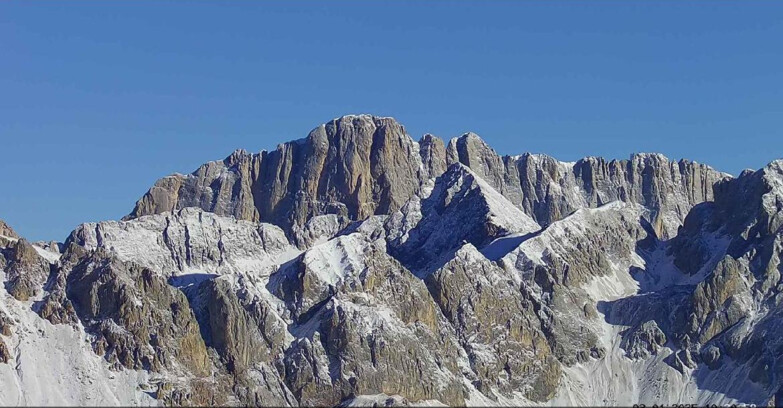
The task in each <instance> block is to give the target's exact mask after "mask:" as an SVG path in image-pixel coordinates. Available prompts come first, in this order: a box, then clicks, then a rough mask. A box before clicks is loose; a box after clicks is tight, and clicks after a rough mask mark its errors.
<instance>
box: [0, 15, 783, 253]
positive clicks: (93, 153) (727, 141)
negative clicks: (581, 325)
mask: <svg viewBox="0 0 783 408" xmlns="http://www.w3.org/2000/svg"><path fill="white" fill-rule="evenodd" d="M348 113H373V114H378V115H383V116H394V117H396V118H397V119H398V120H399V121H400V122H401V123H403V124H404V125H405V126H406V128H407V130H408V132H409V133H410V134H411V135H412V136H413V137H414V138H416V139H418V138H419V137H420V136H421V135H422V134H423V133H426V132H429V133H433V134H436V135H438V136H440V137H443V138H446V139H448V138H451V137H455V136H459V135H460V134H462V133H464V132H466V131H474V132H476V133H478V134H479V135H481V136H482V137H483V138H484V139H485V140H486V141H487V142H489V143H490V144H491V145H492V146H493V147H494V148H495V149H496V150H497V151H498V152H499V153H501V154H519V153H523V152H526V151H530V152H536V153H547V154H550V155H552V156H555V157H557V158H559V159H561V160H569V161H570V160H576V159H578V158H580V157H583V156H586V155H600V156H606V157H610V158H627V157H628V156H629V155H630V154H631V153H633V152H640V151H656V152H661V153H664V154H666V155H667V156H669V157H671V158H674V159H679V158H683V157H684V158H690V159H694V160H697V161H700V162H704V163H708V164H711V165H712V166H713V167H716V168H718V169H720V170H723V171H727V172H730V173H734V174H737V173H739V172H740V171H741V169H743V168H748V167H750V168H759V167H762V166H763V165H764V164H766V163H767V162H769V161H770V160H772V159H774V158H778V157H781V156H783V142H782V141H781V140H783V139H782V138H781V136H783V132H782V130H781V129H783V2H774V1H759V2H739V1H736V2H729V1H716V2H696V1H692V2H674V1H665V2H653V1H648V2H620V1H612V2H606V3H601V2H589V3H588V2H576V1H572V2H562V3H560V2H543V1H541V2H533V1H513V2H512V1H497V2H492V3H490V2H486V1H481V2H466V1H462V2H459V1H449V2H446V1H415V2H401V1H394V2H391V1H389V2H376V1H373V2H359V1H351V2H335V1H318V2H315V1H314V2H293V3H292V2H282V1H279V2H272V1H256V2H251V1H234V2H223V1H221V2H206V1H200V2H198V1H197V2H180V1H174V2H143V1H125V2H116V1H115V2H96V1H90V2H84V3H74V2H60V1H54V2H21V1H19V2H14V1H2V2H0V152H1V154H0V218H2V219H5V220H6V221H7V222H8V223H9V224H11V225H12V226H13V227H14V228H15V229H16V230H17V231H18V232H20V233H21V234H22V235H24V236H27V237H28V238H31V239H33V240H39V239H47V240H48V239H57V240H63V239H65V237H66V236H67V234H68V232H69V231H71V230H72V229H73V228H74V227H75V226H76V225H77V224H79V223H81V222H86V221H97V220H102V219H118V218H120V217H122V216H123V215H125V214H127V213H128V212H129V211H130V210H131V209H132V208H133V205H134V203H135V201H136V199H138V198H139V197H140V196H141V195H142V194H143V193H144V192H145V191H146V190H147V189H148V188H149V187H150V186H151V185H152V184H153V183H154V181H155V180H156V179H158V178H160V177H162V176H164V175H167V174H170V173H172V172H183V173H187V172H190V171H193V170H194V169H195V168H196V167H197V166H198V165H199V164H201V163H203V162H206V161H209V160H216V159H222V158H224V157H225V156H227V155H228V154H229V153H231V152H232V151H233V150H234V149H237V148H244V149H247V150H249V151H260V150H264V149H266V150H269V149H273V148H274V147H275V146H276V145H277V144H278V143H281V142H283V141H287V140H291V139H297V138H301V137H304V136H306V135H307V133H308V132H309V131H310V129H312V128H314V127H315V126H317V125H318V124H320V123H323V122H326V121H328V120H330V119H332V118H334V117H338V116H341V115H343V114H348Z"/></svg>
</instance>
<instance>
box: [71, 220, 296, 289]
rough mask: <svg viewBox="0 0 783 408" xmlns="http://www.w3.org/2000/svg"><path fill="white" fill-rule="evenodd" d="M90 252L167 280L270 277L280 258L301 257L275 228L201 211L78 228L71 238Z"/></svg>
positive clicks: (94, 224) (278, 229) (280, 231)
mask: <svg viewBox="0 0 783 408" xmlns="http://www.w3.org/2000/svg"><path fill="white" fill-rule="evenodd" d="M71 242H73V243H75V244H77V245H79V246H81V247H84V248H86V249H96V248H104V249H108V250H111V251H112V252H113V253H114V254H115V255H116V256H117V257H118V258H119V259H120V260H123V261H132V262H134V263H137V264H139V265H142V266H145V267H147V268H150V269H153V270H156V271H158V272H160V273H161V274H163V275H164V276H166V277H168V276H171V275H174V274H177V275H179V274H188V273H191V272H193V273H212V274H225V273H237V272H251V271H252V272H254V273H257V274H260V275H269V274H270V273H271V272H272V268H273V266H274V265H276V263H277V261H278V257H286V256H288V255H287V254H288V253H290V252H296V251H295V249H294V248H293V246H292V245H291V244H290V243H289V242H288V239H287V238H286V236H285V233H284V232H283V231H282V230H281V229H280V228H279V227H276V226H274V225H270V224H264V223H262V224H259V223H253V222H249V221H242V220H237V219H233V218H228V217H220V216H217V215H216V214H214V213H208V212H205V211H203V210H200V209H197V208H186V209H183V210H179V211H175V212H173V213H167V214H165V215H161V216H155V217H141V218H138V219H134V220H130V221H104V222H100V223H87V224H82V225H80V226H79V227H77V228H76V229H75V230H74V231H73V232H72V233H71V235H70V237H69V238H68V243H71Z"/></svg>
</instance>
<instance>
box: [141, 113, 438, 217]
mask: <svg viewBox="0 0 783 408" xmlns="http://www.w3.org/2000/svg"><path fill="white" fill-rule="evenodd" d="M421 167H422V165H421V160H420V158H419V146H418V145H417V143H415V142H414V141H413V140H412V139H411V138H410V137H409V136H408V135H407V134H405V129H404V128H403V127H402V126H401V125H400V124H398V123H397V122H396V121H394V120H393V119H391V118H381V117H375V116H369V115H358V116H344V117H342V118H339V119H335V120H333V121H331V122H329V123H326V124H324V125H321V126H319V127H317V128H315V129H313V131H312V132H310V134H309V135H308V136H307V137H306V138H305V139H301V140H297V141H294V142H289V143H285V144H282V145H280V146H278V148H277V149H276V150H275V151H272V152H266V151H264V152H261V153H259V154H248V153H247V152H244V151H237V152H235V153H233V154H232V155H231V156H229V157H227V158H226V159H225V160H224V161H222V162H211V163H207V164H205V165H204V166H202V167H200V168H199V169H198V170H196V171H195V172H194V173H193V174H190V175H187V176H185V175H174V176H169V177H167V178H164V179H161V180H160V181H158V182H157V183H156V184H155V186H153V188H152V189H150V191H149V192H148V193H147V194H145V195H144V197H142V198H141V199H140V200H139V202H138V203H137V204H136V208H135V209H134V210H133V211H132V212H131V214H130V215H129V216H128V217H129V218H135V217H139V216H142V215H147V214H157V213H161V212H165V211H172V210H178V209H182V208H185V207H200V208H203V209H205V210H207V211H211V212H215V213H217V214H219V215H231V216H234V217H236V218H238V219H242V220H250V221H259V220H261V221H264V222H270V223H273V224H276V225H280V226H282V227H283V228H285V229H286V230H289V229H290V228H291V227H292V226H294V225H302V224H304V223H305V222H306V221H307V220H308V219H310V218H311V217H314V216H317V215H322V214H337V215H340V216H344V217H348V218H350V219H354V220H355V219H364V218H366V217H368V216H369V215H372V214H386V213H389V212H391V211H394V210H396V209H398V208H399V207H400V206H401V205H402V204H403V203H404V202H405V201H406V200H407V199H408V198H409V197H410V196H411V195H413V193H414V192H416V190H417V189H418V187H419V180H421V179H422V177H423V175H422V174H421Z"/></svg>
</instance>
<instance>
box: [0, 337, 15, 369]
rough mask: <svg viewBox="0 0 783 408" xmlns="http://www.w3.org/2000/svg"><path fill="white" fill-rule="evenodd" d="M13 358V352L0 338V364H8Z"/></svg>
mask: <svg viewBox="0 0 783 408" xmlns="http://www.w3.org/2000/svg"><path fill="white" fill-rule="evenodd" d="M11 358H12V357H11V351H10V350H8V346H7V345H6V344H5V341H3V339H2V338H0V363H2V364H7V363H8V360H10V359H11Z"/></svg>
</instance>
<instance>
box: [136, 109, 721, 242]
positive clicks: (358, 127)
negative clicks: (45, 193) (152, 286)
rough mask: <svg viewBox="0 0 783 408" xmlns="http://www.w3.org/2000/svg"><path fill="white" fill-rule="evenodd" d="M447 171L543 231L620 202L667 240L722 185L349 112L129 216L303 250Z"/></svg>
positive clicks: (153, 197)
mask: <svg viewBox="0 0 783 408" xmlns="http://www.w3.org/2000/svg"><path fill="white" fill-rule="evenodd" d="M454 163H462V164H463V165H465V166H467V167H469V168H470V169H471V170H472V171H473V172H474V173H475V174H476V175H478V176H479V177H480V178H481V179H483V180H484V181H486V183H488V184H489V185H490V186H492V187H493V188H494V189H495V190H497V191H498V192H500V193H501V194H502V195H504V196H505V197H506V198H507V199H508V200H509V201H511V202H512V203H513V204H514V205H516V206H517V207H519V208H520V209H521V210H522V211H524V212H525V213H526V214H528V215H530V216H531V217H532V218H533V219H534V220H535V221H536V222H538V223H539V224H540V225H542V226H545V225H549V224H550V223H552V222H554V221H557V220H559V219H562V218H564V217H565V216H567V215H569V214H570V213H572V212H574V211H576V210H577V209H580V208H590V207H597V206H601V205H603V204H606V203H609V202H611V201H615V200H622V201H626V202H631V203H638V204H642V205H644V206H646V207H648V208H650V209H651V210H652V212H651V217H652V220H651V222H652V224H653V225H654V227H655V229H656V231H657V233H658V235H659V236H661V237H665V238H669V237H672V236H674V235H675V234H676V232H677V228H678V227H679V226H680V224H681V223H682V221H683V220H684V218H685V216H686V215H687V213H688V211H689V210H690V208H691V207H693V206H694V205H696V204H698V203H701V202H704V201H709V200H711V199H712V194H713V193H712V185H713V183H714V182H715V181H717V180H719V179H721V178H723V177H724V176H725V175H724V174H722V173H719V172H717V171H715V170H713V169H711V168H710V167H708V166H705V165H702V164H698V163H695V162H690V161H686V160H681V161H679V162H673V161H669V160H668V159H667V158H665V157H663V156H661V155H657V154H635V155H633V156H632V157H631V158H630V160H611V161H608V160H605V159H602V158H595V157H588V158H585V159H582V160H579V161H577V162H576V163H563V162H559V161H557V160H555V159H553V158H551V157H548V156H543V155H531V154H524V155H522V156H513V157H511V156H503V157H501V156H499V155H498V154H497V153H495V151H494V150H493V149H492V148H491V147H489V146H488V145H487V144H486V143H484V141H483V140H481V139H480V138H479V137H478V136H477V135H476V134H474V133H467V134H465V135H463V136H461V137H459V138H455V139H452V140H450V141H449V142H448V145H445V144H444V143H443V141H442V140H441V139H438V138H437V137H435V136H432V135H429V134H428V135H425V136H424V137H422V139H421V140H420V141H419V142H418V143H417V142H415V141H414V140H413V139H412V138H411V137H410V136H408V135H407V134H406V133H405V129H404V128H403V126H402V125H400V124H399V123H397V122H396V121H395V120H394V119H392V118H381V117H375V116H370V115H351V116H344V117H341V118H338V119H334V120H332V121H331V122H329V123H326V124H324V125H321V126H319V127H317V128H315V129H313V131H311V132H310V134H309V135H308V136H307V137H306V138H304V139H301V140H297V141H294V142H288V143H284V144H281V145H280V146H278V148H277V149H276V150H274V151H272V152H266V151H263V152H261V153H258V154H249V153H247V152H245V151H242V150H239V151H236V152H234V153H233V154H231V155H230V156H229V157H227V158H226V159H225V160H223V161H215V162H210V163H207V164H204V165H203V166H201V167H199V168H198V169H197V170H196V171H195V172H193V173H192V174H189V175H182V174H175V175H172V176H168V177H165V178H163V179H161V180H159V181H158V182H157V183H155V185H154V186H153V187H152V188H151V189H150V190H149V191H148V192H147V193H146V194H145V195H144V196H143V197H142V198H141V199H140V200H139V201H138V202H137V203H136V207H135V208H134V209H133V211H132V212H131V213H130V214H129V215H128V216H127V217H126V218H128V219H131V218H136V217H139V216H143V215H149V214H158V213H162V212H166V211H172V210H178V209H182V208H185V207H199V208H202V209H204V210H207V211H210V212H214V213H216V214H219V215H230V216H233V217H235V218H238V219H241V220H249V221H264V222H269V223H272V224H275V225H279V226H281V227H282V228H283V229H284V230H285V231H286V232H287V233H288V234H289V236H291V237H293V238H294V239H295V241H296V243H297V245H299V246H307V243H306V242H301V241H300V240H298V239H296V238H297V235H296V234H294V233H293V231H292V229H293V228H294V226H297V225H298V226H301V225H303V224H304V223H305V222H306V221H307V220H309V219H311V218H312V217H315V216H318V215H323V214H335V215H338V216H340V217H341V220H342V221H343V222H342V224H341V226H343V227H344V226H345V225H347V223H348V222H350V221H351V220H363V219H365V218H367V217H368V216H370V215H373V214H391V213H393V212H394V211H396V210H398V209H399V208H400V207H401V206H402V205H403V204H404V203H405V202H407V201H408V199H410V198H411V197H412V196H413V195H414V194H415V193H417V192H418V191H419V190H420V188H421V186H422V185H423V184H426V183H427V182H428V181H429V180H430V179H432V178H435V177H438V176H440V175H441V174H442V173H444V172H445V171H446V169H447V167H448V166H449V165H452V164H454Z"/></svg>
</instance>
